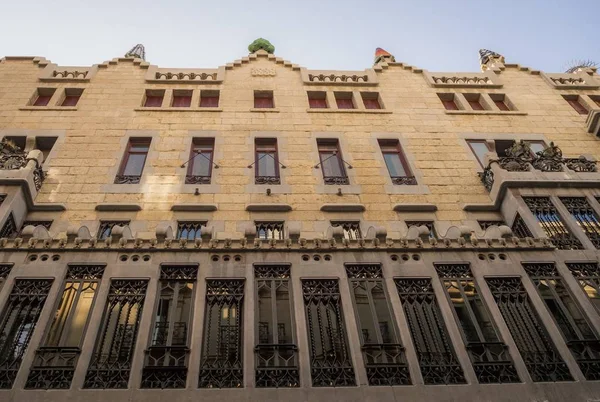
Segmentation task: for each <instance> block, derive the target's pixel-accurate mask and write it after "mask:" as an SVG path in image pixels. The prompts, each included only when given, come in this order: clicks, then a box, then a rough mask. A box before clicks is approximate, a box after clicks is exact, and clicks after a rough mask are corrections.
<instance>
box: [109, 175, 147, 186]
mask: <svg viewBox="0 0 600 402" xmlns="http://www.w3.org/2000/svg"><path fill="white" fill-rule="evenodd" d="M141 178H142V176H141V175H124V174H119V175H116V176H115V184H139V183H140V179H141Z"/></svg>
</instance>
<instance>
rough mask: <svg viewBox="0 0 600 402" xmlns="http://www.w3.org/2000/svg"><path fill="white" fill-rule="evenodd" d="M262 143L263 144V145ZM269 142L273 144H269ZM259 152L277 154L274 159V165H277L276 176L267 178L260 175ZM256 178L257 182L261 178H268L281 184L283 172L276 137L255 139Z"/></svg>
mask: <svg viewBox="0 0 600 402" xmlns="http://www.w3.org/2000/svg"><path fill="white" fill-rule="evenodd" d="M261 142H262V144H261ZM269 142H271V143H270V144H269ZM261 147H262V148H261ZM259 152H263V153H268V152H272V153H274V154H275V156H274V157H273V163H274V165H275V176H266V175H261V174H260V171H259V170H260V169H259V165H260V164H259V157H258V154H259ZM254 177H255V181H256V180H258V178H259V177H267V178H273V179H274V180H275V181H278V182H279V183H281V172H280V169H279V147H278V144H277V138H275V137H265V138H258V137H257V138H254ZM279 183H269V184H279ZM256 184H259V183H256Z"/></svg>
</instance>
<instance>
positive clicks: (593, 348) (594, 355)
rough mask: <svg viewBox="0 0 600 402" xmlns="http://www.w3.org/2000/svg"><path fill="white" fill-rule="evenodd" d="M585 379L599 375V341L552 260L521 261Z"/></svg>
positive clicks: (594, 378)
mask: <svg viewBox="0 0 600 402" xmlns="http://www.w3.org/2000/svg"><path fill="white" fill-rule="evenodd" d="M522 265H523V268H524V269H525V272H527V274H528V275H529V277H530V278H531V281H532V282H533V283H534V285H535V286H536V288H537V291H538V294H539V295H540V297H541V298H542V300H543V301H544V303H545V304H546V307H547V309H548V312H549V313H550V314H551V315H552V317H553V318H554V322H555V323H556V325H557V326H558V328H559V329H560V332H561V333H562V334H563V337H564V338H565V340H566V342H567V346H568V347H569V350H570V351H571V353H572V354H573V357H574V358H575V360H576V361H577V364H578V365H579V368H580V369H581V372H582V373H583V375H584V376H585V378H586V379H587V380H599V379H600V341H599V340H598V335H597V333H596V332H595V331H594V330H593V329H592V326H591V325H590V323H589V321H588V318H587V317H586V316H585V314H584V312H583V311H582V309H581V307H580V306H579V304H578V303H577V302H576V301H575V299H574V298H573V297H572V295H571V293H570V292H569V290H568V288H567V286H566V285H565V283H564V282H563V279H562V277H561V276H560V275H559V273H558V271H557V270H556V265H555V264H554V263H552V262H551V263H523V264H522Z"/></svg>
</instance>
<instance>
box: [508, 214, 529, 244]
mask: <svg viewBox="0 0 600 402" xmlns="http://www.w3.org/2000/svg"><path fill="white" fill-rule="evenodd" d="M511 230H512V232H513V235H515V236H516V237H518V238H519V239H525V238H526V237H533V234H532V233H531V230H529V228H528V227H527V224H526V223H525V221H524V220H523V218H521V215H519V214H517V215H516V216H515V220H514V221H513V225H512V228H511Z"/></svg>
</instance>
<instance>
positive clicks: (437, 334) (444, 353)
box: [394, 278, 466, 384]
mask: <svg viewBox="0 0 600 402" xmlns="http://www.w3.org/2000/svg"><path fill="white" fill-rule="evenodd" d="M394 282H395V283H396V289H397V291H398V295H399V296H400V301H402V308H403V309H404V314H405V316H406V320H407V322H408V327H409V329H410V333H411V336H412V339H413V344H414V346H415V350H416V353H417V359H418V360H419V366H420V368H421V374H422V376H423V381H424V382H425V384H464V383H466V380H465V376H464V374H463V370H462V367H461V366H460V363H459V361H458V359H457V357H456V353H455V351H454V348H453V346H452V342H451V341H450V336H449V335H448V329H447V328H446V325H445V324H444V319H443V318H442V313H441V311H440V308H439V306H438V303H437V300H436V297H435V293H434V291H433V286H432V285H431V278H395V279H394Z"/></svg>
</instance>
